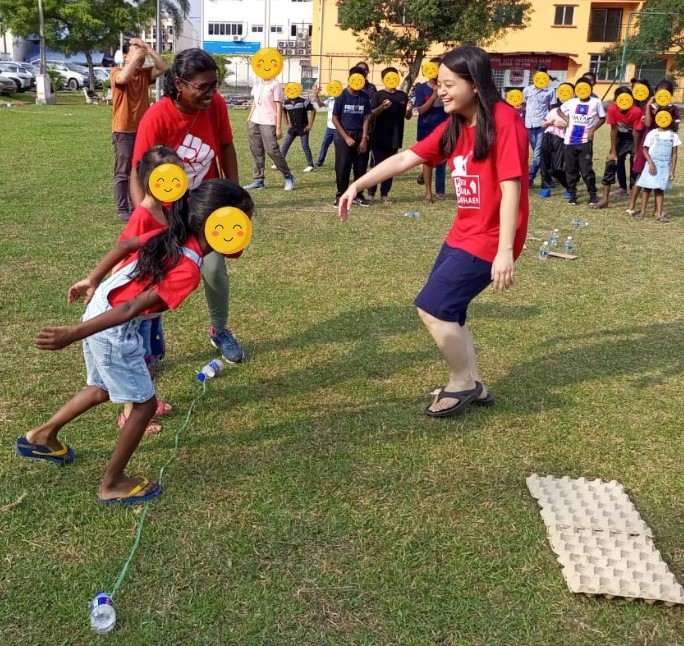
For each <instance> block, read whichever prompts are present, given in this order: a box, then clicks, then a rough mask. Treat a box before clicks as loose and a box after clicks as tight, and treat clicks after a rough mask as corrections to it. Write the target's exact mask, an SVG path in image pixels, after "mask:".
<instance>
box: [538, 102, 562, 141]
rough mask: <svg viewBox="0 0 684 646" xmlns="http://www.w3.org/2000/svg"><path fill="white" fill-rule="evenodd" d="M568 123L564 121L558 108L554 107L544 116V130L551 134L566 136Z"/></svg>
mask: <svg viewBox="0 0 684 646" xmlns="http://www.w3.org/2000/svg"><path fill="white" fill-rule="evenodd" d="M566 125H567V124H566V123H565V121H563V119H561V117H560V115H559V114H558V110H556V108H553V110H550V111H549V113H548V114H547V115H546V116H545V117H544V121H543V123H542V128H545V130H544V132H548V133H549V134H551V135H556V137H560V138H561V139H563V138H564V137H565V127H566Z"/></svg>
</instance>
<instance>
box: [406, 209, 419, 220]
mask: <svg viewBox="0 0 684 646" xmlns="http://www.w3.org/2000/svg"><path fill="white" fill-rule="evenodd" d="M404 217H407V218H411V219H413V220H415V219H416V218H419V217H420V211H406V212H405V213H404Z"/></svg>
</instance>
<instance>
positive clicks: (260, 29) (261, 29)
mask: <svg viewBox="0 0 684 646" xmlns="http://www.w3.org/2000/svg"><path fill="white" fill-rule="evenodd" d="M252 33H253V34H263V33H264V26H263V25H252Z"/></svg>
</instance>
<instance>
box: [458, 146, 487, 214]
mask: <svg viewBox="0 0 684 646" xmlns="http://www.w3.org/2000/svg"><path fill="white" fill-rule="evenodd" d="M471 154H472V153H468V154H467V155H466V156H465V157H464V156H463V155H457V156H456V157H454V170H453V171H452V173H451V177H452V179H453V180H454V188H455V189H456V199H457V201H458V208H459V209H479V208H480V176H479V175H468V157H470V155H471Z"/></svg>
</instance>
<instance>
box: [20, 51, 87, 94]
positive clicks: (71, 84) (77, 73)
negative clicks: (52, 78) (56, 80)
mask: <svg viewBox="0 0 684 646" xmlns="http://www.w3.org/2000/svg"><path fill="white" fill-rule="evenodd" d="M36 62H38V63H40V60H39V59H36V60H33V61H31V63H33V64H34V65H35V63H36ZM45 65H46V66H47V68H48V69H49V70H55V71H56V72H58V73H59V74H60V75H61V76H62V77H63V78H64V85H66V87H68V88H69V89H70V90H78V89H79V88H82V87H85V86H86V85H88V69H87V68H85V67H83V66H82V65H77V64H76V63H66V62H65V61H52V60H50V61H45Z"/></svg>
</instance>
